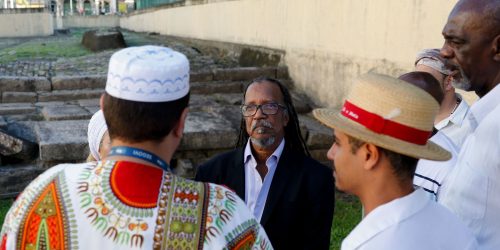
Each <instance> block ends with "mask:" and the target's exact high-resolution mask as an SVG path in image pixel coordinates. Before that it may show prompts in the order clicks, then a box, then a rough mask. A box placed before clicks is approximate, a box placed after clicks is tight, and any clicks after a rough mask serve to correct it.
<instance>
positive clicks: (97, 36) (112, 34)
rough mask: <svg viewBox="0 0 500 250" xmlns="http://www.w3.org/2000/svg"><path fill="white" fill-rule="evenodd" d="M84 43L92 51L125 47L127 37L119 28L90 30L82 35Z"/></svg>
mask: <svg viewBox="0 0 500 250" xmlns="http://www.w3.org/2000/svg"><path fill="white" fill-rule="evenodd" d="M82 45H83V47H85V48H88V49H90V50H92V51H94V52H95V51H102V50H106V49H117V48H125V47H126V44H125V39H123V35H122V33H121V32H120V31H117V30H90V31H86V32H85V33H84V34H83V37H82Z"/></svg>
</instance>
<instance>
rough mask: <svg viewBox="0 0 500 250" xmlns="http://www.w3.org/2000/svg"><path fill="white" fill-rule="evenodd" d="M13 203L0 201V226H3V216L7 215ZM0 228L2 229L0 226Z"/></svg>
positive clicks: (11, 200)
mask: <svg viewBox="0 0 500 250" xmlns="http://www.w3.org/2000/svg"><path fill="white" fill-rule="evenodd" d="M13 202H14V200H13V199H6V200H0V225H2V226H3V221H4V220H5V215H7V212H9V209H10V206H12V203H13ZM0 228H2V227H1V226H0Z"/></svg>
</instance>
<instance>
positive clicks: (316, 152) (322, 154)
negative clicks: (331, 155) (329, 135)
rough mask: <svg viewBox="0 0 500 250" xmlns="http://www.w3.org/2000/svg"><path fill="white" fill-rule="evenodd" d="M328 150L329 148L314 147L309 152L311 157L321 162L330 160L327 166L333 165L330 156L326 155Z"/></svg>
mask: <svg viewBox="0 0 500 250" xmlns="http://www.w3.org/2000/svg"><path fill="white" fill-rule="evenodd" d="M327 152H328V149H312V150H309V153H311V157H312V158H313V159H315V160H317V161H319V162H330V164H328V165H327V166H329V167H331V165H332V163H331V161H330V160H328V158H327V157H326V153H327Z"/></svg>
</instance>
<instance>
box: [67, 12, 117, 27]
mask: <svg viewBox="0 0 500 250" xmlns="http://www.w3.org/2000/svg"><path fill="white" fill-rule="evenodd" d="M62 23H63V28H75V27H80V28H101V27H119V26H120V17H119V16H116V15H107V16H103V15H100V16H76V15H74V16H64V17H62Z"/></svg>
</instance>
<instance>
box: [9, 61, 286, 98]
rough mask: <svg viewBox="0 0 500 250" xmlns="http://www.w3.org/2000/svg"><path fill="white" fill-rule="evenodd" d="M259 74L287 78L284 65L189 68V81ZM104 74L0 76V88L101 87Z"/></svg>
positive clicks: (244, 78)
mask: <svg viewBox="0 0 500 250" xmlns="http://www.w3.org/2000/svg"><path fill="white" fill-rule="evenodd" d="M260 76H267V77H272V78H279V79H284V80H288V79H290V77H289V75H288V70H287V69H286V68H285V67H278V68H276V67H266V68H258V67H238V68H226V69H214V70H210V71H200V72H192V73H191V75H190V82H192V83H193V82H211V81H226V82H228V81H229V82H230V81H244V82H248V81H250V80H252V79H254V78H257V77H260ZM106 77H107V76H106V75H87V76H59V75H56V76H53V77H52V78H50V79H49V78H46V77H18V76H0V92H2V93H3V92H39V91H51V90H78V89H97V88H104V86H105V85H106Z"/></svg>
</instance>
